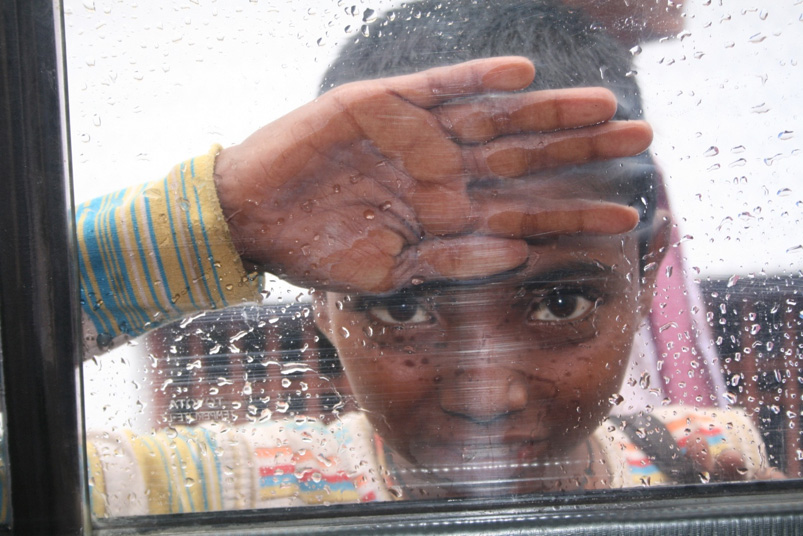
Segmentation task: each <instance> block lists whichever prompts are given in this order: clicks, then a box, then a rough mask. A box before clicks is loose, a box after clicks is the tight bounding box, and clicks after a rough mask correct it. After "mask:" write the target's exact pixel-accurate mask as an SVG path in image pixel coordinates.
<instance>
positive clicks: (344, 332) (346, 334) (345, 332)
mask: <svg viewBox="0 0 803 536" xmlns="http://www.w3.org/2000/svg"><path fill="white" fill-rule="evenodd" d="M340 335H342V336H343V338H344V339H348V338H349V337H350V336H351V333H350V332H349V330H348V329H347V328H346V327H345V326H340Z"/></svg>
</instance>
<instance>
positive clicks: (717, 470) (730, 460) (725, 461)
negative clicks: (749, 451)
mask: <svg viewBox="0 0 803 536" xmlns="http://www.w3.org/2000/svg"><path fill="white" fill-rule="evenodd" d="M747 473H748V470H747V462H746V461H745V458H744V456H743V455H742V453H741V452H739V451H738V450H736V449H732V448H731V449H726V450H724V451H722V452H720V453H719V455H718V456H717V457H716V460H714V475H713V477H714V479H715V480H719V481H723V482H731V481H735V480H746V479H747V477H748V474H747Z"/></svg>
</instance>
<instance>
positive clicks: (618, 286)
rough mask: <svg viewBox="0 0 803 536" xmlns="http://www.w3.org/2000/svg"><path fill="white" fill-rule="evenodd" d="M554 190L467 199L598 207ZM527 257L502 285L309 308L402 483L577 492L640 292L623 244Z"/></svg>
mask: <svg viewBox="0 0 803 536" xmlns="http://www.w3.org/2000/svg"><path fill="white" fill-rule="evenodd" d="M556 177H557V175H552V176H550V177H542V178H539V180H537V181H532V180H530V181H527V180H525V181H516V182H515V184H513V183H509V184H507V185H502V186H501V189H500V188H497V185H493V186H492V187H491V188H487V187H486V188H481V189H482V190H485V191H486V193H487V192H488V191H492V194H490V195H494V196H495V198H497V199H498V198H499V196H502V197H504V196H505V195H509V196H510V197H511V199H513V198H515V199H519V200H521V199H525V201H526V198H527V196H540V197H541V198H543V197H544V196H549V197H550V198H551V199H555V200H560V199H561V198H563V199H576V198H577V197H578V196H579V195H581V194H582V196H583V197H586V198H595V199H599V198H600V197H610V196H609V195H600V192H601V191H602V190H605V188H599V187H594V186H589V184H588V183H587V181H586V180H584V181H583V182H585V183H586V185H585V188H584V189H582V190H580V189H578V188H579V184H578V183H577V181H573V180H565V179H566V177H565V176H564V177H563V179H564V180H553V179H555V178H556ZM557 178H558V179H560V177H557ZM597 186H599V185H597ZM483 195H485V194H483ZM530 198H532V197H530ZM529 243H530V246H529V250H530V257H529V259H530V260H529V261H528V262H527V264H526V265H525V266H522V267H521V268H520V269H518V270H516V271H515V272H513V273H508V274H503V275H500V276H495V277H491V278H488V279H486V280H482V281H461V282H455V281H451V282H449V281H424V282H417V281H416V283H419V284H411V285H410V286H408V287H407V288H405V289H403V290H401V291H399V292H396V293H393V294H390V295H381V296H371V295H347V294H339V293H329V294H327V295H326V296H325V298H323V299H320V301H319V302H318V304H317V306H318V312H319V313H321V316H320V318H319V324H320V325H321V327H322V328H323V330H324V332H325V333H327V334H328V335H329V337H330V338H331V339H332V342H333V344H334V345H335V347H336V348H337V351H338V354H339V356H340V359H341V361H342V363H343V366H344V369H345V371H346V374H347V376H348V379H349V382H350V385H351V388H352V390H353V392H354V395H355V396H356V398H357V402H358V404H359V405H360V407H361V409H362V410H363V411H365V413H366V415H367V416H368V418H369V419H370V421H371V423H372V424H373V426H374V427H375V429H376V430H377V432H378V433H379V434H380V436H381V437H382V438H383V439H384V441H385V442H386V445H387V446H388V448H389V449H390V450H391V451H392V452H393V453H394V454H395V456H396V458H395V459H396V463H397V464H399V465H402V466H406V467H407V468H408V469H413V471H412V472H408V473H406V474H407V477H406V478H404V480H405V482H404V483H406V484H408V485H411V486H415V485H416V484H418V483H419V482H418V481H420V483H421V485H422V486H424V487H425V488H428V489H429V490H430V492H429V493H431V494H433V495H435V494H445V495H457V496H471V495H477V494H483V493H489V492H491V491H493V492H503V493H527V492H534V491H543V490H548V489H570V488H572V487H579V486H582V485H584V484H583V483H582V482H579V478H580V477H581V476H582V474H583V473H584V472H587V471H588V470H589V464H590V462H589V458H590V456H589V449H590V448H591V445H590V444H588V443H587V441H586V440H587V438H588V437H589V435H590V434H591V433H592V432H593V431H594V430H595V429H596V428H597V427H598V426H599V424H600V422H601V421H602V419H603V418H604V417H605V416H606V415H607V413H608V411H609V409H610V402H609V400H610V399H611V397H612V395H614V394H615V393H616V392H617V391H618V390H619V387H620V385H621V383H622V376H623V373H624V370H625V368H626V365H627V360H628V357H629V354H630V348H631V345H632V341H633V336H634V333H635V331H636V330H637V328H638V325H639V323H640V321H641V317H642V315H643V314H644V312H645V311H644V310H643V309H644V308H645V305H646V306H648V305H649V296H651V290H649V289H645V288H642V286H641V280H640V273H641V271H640V270H641V269H640V262H639V244H638V238H637V236H636V233H635V232H633V233H630V234H627V235H618V236H594V235H573V236H559V237H543V238H537V237H533V238H532V239H530V240H529ZM645 291H646V293H645ZM645 296H646V297H645ZM555 461H560V462H563V463H562V464H554V463H549V464H544V463H543V462H555ZM422 470H423V471H422Z"/></svg>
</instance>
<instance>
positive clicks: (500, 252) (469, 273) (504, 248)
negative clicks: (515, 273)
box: [399, 235, 528, 284]
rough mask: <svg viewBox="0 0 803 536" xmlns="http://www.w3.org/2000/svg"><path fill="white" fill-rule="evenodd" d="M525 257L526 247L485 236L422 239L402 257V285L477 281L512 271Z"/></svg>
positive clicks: (526, 253)
mask: <svg viewBox="0 0 803 536" xmlns="http://www.w3.org/2000/svg"><path fill="white" fill-rule="evenodd" d="M527 258H528V248H527V244H526V243H525V242H524V241H522V240H506V239H501V238H492V237H484V236H475V235H472V236H462V237H456V238H444V239H431V240H424V241H422V242H421V243H419V244H418V245H416V246H414V247H412V248H409V250H408V251H406V252H405V253H404V254H403V258H402V260H403V263H402V265H401V268H400V270H399V277H400V278H401V281H400V282H401V283H402V284H409V281H410V280H411V279H415V278H419V279H420V280H422V281H425V280H433V279H452V280H465V279H478V278H483V277H488V276H491V275H495V274H499V273H502V272H506V271H509V270H513V269H514V268H517V267H519V266H521V265H522V264H524V263H525V262H526V261H527Z"/></svg>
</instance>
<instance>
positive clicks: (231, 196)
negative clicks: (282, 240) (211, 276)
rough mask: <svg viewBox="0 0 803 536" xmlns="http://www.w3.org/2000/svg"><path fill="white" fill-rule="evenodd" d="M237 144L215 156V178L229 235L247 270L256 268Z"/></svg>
mask: <svg viewBox="0 0 803 536" xmlns="http://www.w3.org/2000/svg"><path fill="white" fill-rule="evenodd" d="M236 153H237V146H236V145H235V146H233V147H228V148H225V149H221V150H220V152H219V153H218V154H217V157H216V158H215V168H214V172H213V178H214V183H215V192H216V193H217V197H218V200H219V202H220V208H221V210H222V212H223V217H224V219H225V221H226V224H227V225H228V228H229V235H230V236H231V240H232V243H233V244H234V247H235V249H236V250H237V253H238V254H239V255H240V258H241V259H242V262H243V265H244V266H245V268H246V270H251V269H254V268H256V263H254V262H253V261H252V260H251V258H250V255H249V253H251V252H252V250H253V247H251V246H252V245H253V240H252V239H250V240H249V239H248V238H247V236H248V235H247V234H246V233H245V232H244V231H243V227H244V223H245V222H244V218H245V214H244V210H243V209H244V206H245V204H247V203H248V201H247V200H245V199H244V198H243V197H242V195H241V192H242V185H241V184H240V180H239V179H238V177H237V167H238V166H237V162H238V160H237V156H236Z"/></svg>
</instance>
